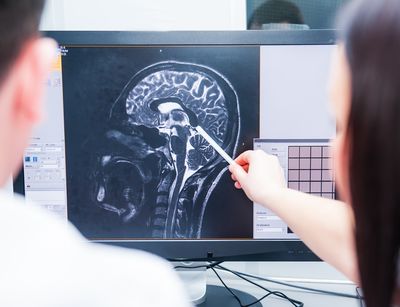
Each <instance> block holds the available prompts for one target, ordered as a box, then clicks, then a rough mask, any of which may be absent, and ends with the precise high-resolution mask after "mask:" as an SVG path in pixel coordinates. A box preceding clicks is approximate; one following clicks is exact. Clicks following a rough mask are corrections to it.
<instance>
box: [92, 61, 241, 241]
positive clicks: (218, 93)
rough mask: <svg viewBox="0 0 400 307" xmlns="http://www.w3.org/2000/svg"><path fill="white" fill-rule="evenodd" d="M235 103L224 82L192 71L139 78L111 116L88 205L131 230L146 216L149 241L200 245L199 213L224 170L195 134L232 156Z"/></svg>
mask: <svg viewBox="0 0 400 307" xmlns="http://www.w3.org/2000/svg"><path fill="white" fill-rule="evenodd" d="M238 103H239V101H238V97H237V94H236V92H235V89H234V88H233V86H232V85H231V84H230V83H229V81H228V80H227V79H226V78H224V76H223V75H221V74H219V73H218V72H216V71H214V70H212V69H211V68H208V67H205V66H199V65H196V64H192V63H180V62H161V63H157V64H154V65H151V66H149V67H146V68H145V69H143V70H142V71H140V72H138V73H137V74H136V75H135V76H134V77H133V79H132V80H131V81H130V82H129V83H128V84H127V85H126V87H125V88H124V90H123V92H122V93H121V95H120V97H119V98H118V99H117V100H116V102H115V103H114V104H113V105H112V106H111V108H110V116H109V119H108V120H109V126H110V129H109V130H108V131H107V132H106V133H105V138H106V140H107V141H109V142H110V144H111V143H115V144H117V145H118V146H120V147H122V148H125V150H124V152H120V151H118V150H115V146H110V147H109V151H108V152H104V153H102V154H101V155H99V156H98V157H97V161H98V163H97V165H96V167H95V169H94V170H93V182H94V183H95V188H94V189H93V190H92V193H93V195H91V196H92V200H93V205H96V206H98V207H100V208H102V209H103V210H106V211H109V212H112V213H113V214H115V215H117V216H118V217H119V218H120V219H121V222H123V223H130V222H133V221H135V219H138V218H143V217H142V216H141V214H142V212H143V208H144V207H146V208H148V209H150V210H148V211H149V212H148V213H147V216H146V217H145V219H146V224H147V225H146V226H147V227H148V228H149V231H150V232H151V237H153V238H199V237H200V233H201V225H202V220H203V215H204V211H205V208H206V206H207V203H208V199H209V197H210V195H211V194H212V193H213V190H214V187H215V186H216V185H217V184H218V181H219V179H220V177H221V174H222V172H224V171H226V166H227V163H226V162H225V161H224V160H223V159H222V157H221V156H220V155H219V154H218V153H217V152H216V151H215V150H214V149H213V148H212V147H211V145H210V144H208V142H207V141H206V140H205V139H204V138H203V137H202V136H201V135H200V134H199V133H198V132H197V131H196V127H198V126H200V127H201V128H203V129H204V130H205V131H206V132H207V133H208V134H209V135H210V136H211V137H212V138H213V139H214V140H215V141H216V142H217V143H218V144H219V145H220V146H221V147H222V148H223V149H224V150H225V151H226V152H227V153H228V154H229V155H231V156H234V155H235V153H236V147H237V142H238V136H239V130H240V121H239V119H240V111H239V105H238Z"/></svg>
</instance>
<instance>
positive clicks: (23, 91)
mask: <svg viewBox="0 0 400 307" xmlns="http://www.w3.org/2000/svg"><path fill="white" fill-rule="evenodd" d="M43 4H44V0H0V187H1V186H2V185H4V183H5V181H6V180H7V177H8V176H9V175H10V174H11V173H15V172H16V171H17V170H18V167H19V166H20V164H21V161H22V154H23V151H24V148H25V146H26V144H27V142H28V139H29V136H30V133H31V130H32V128H33V126H34V124H35V123H37V122H38V121H39V120H40V118H41V114H42V104H41V100H42V96H43V91H44V82H45V79H46V77H47V74H48V71H49V68H50V65H51V62H52V61H53V58H54V54H55V44H54V42H53V41H51V40H48V39H43V38H40V37H39V35H38V26H39V21H40V16H41V13H42V9H43Z"/></svg>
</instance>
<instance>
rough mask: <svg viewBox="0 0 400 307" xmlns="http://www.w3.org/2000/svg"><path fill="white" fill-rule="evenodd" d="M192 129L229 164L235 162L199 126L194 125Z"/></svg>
mask: <svg viewBox="0 0 400 307" xmlns="http://www.w3.org/2000/svg"><path fill="white" fill-rule="evenodd" d="M194 129H195V130H196V131H197V132H198V133H199V134H200V135H201V136H202V137H203V138H204V139H205V140H206V141H207V142H208V143H209V144H210V145H211V146H212V148H214V149H215V151H216V152H218V153H219V154H220V155H221V157H222V158H224V159H225V160H226V162H228V163H229V164H236V162H235V161H234V160H233V159H232V158H231V157H230V156H229V155H228V154H227V153H226V152H225V150H223V149H222V148H221V146H219V145H218V144H217V143H216V142H215V141H214V140H213V139H212V138H211V136H209V135H208V133H207V132H205V131H204V129H203V128H201V127H200V126H197V127H194Z"/></svg>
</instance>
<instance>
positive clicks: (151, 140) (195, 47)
mask: <svg viewBox="0 0 400 307" xmlns="http://www.w3.org/2000/svg"><path fill="white" fill-rule="evenodd" d="M48 35H49V36H51V37H54V38H55V39H57V41H58V42H59V44H60V54H59V57H58V60H57V62H56V63H55V64H54V66H53V69H52V72H51V75H50V77H49V79H48V82H47V88H48V91H47V99H46V107H47V117H46V120H45V121H44V122H43V124H42V125H41V126H40V127H37V129H36V130H35V132H34V135H33V138H32V142H31V144H30V145H29V147H28V148H27V150H26V153H25V156H24V167H23V177H22V179H21V178H20V180H19V181H17V182H16V183H15V189H16V190H17V191H22V192H23V193H24V194H25V196H26V198H27V199H29V200H33V201H35V203H37V204H38V205H40V206H43V207H45V208H46V209H47V210H50V211H53V212H54V213H55V214H57V215H59V216H60V217H61V218H63V219H65V220H67V219H68V220H69V221H71V222H72V223H73V224H74V225H75V226H76V227H77V228H78V229H79V230H80V231H81V232H82V233H83V235H84V236H85V237H87V238H88V239H89V240H91V241H95V242H108V243H113V244H118V245H123V246H128V247H138V248H143V249H146V250H150V251H153V252H155V253H158V254H160V255H161V256H164V257H166V258H170V259H185V258H206V257H231V256H232V257H233V256H241V257H245V256H246V255H247V256H248V255H250V254H252V255H256V254H257V255H262V254H264V255H265V254H266V253H267V254H268V253H269V254H270V255H273V256H271V257H270V258H271V259H273V258H274V259H275V260H282V259H286V258H287V257H289V258H291V259H292V258H293V257H294V258H296V257H297V259H302V260H304V259H306V258H307V257H311V258H312V257H313V256H312V255H311V254H310V252H309V250H308V249H307V248H306V247H305V246H304V244H302V242H301V241H299V239H298V237H297V236H296V235H295V234H294V233H293V232H292V231H291V230H290V228H288V227H287V225H286V224H285V223H284V222H283V221H282V220H281V219H280V218H279V217H277V216H276V215H274V213H273V212H270V211H269V210H267V209H265V208H264V207H262V206H260V205H258V204H253V203H252V202H251V201H250V200H249V199H248V198H247V197H246V196H245V194H244V193H243V191H240V190H237V189H235V187H234V185H233V182H232V180H231V178H230V173H229V171H228V170H227V166H228V163H227V162H226V161H225V159H224V158H223V157H222V156H221V155H220V154H219V153H218V152H217V151H216V150H215V149H214V148H213V146H211V145H210V143H209V141H207V140H206V138H207V137H209V138H211V139H212V140H213V141H215V142H216V143H217V144H218V145H219V146H220V147H221V148H222V149H223V150H224V151H225V152H226V153H227V154H228V155H229V156H231V157H233V158H234V157H236V156H237V155H238V154H240V153H241V152H243V151H245V150H249V149H261V150H264V151H266V152H268V153H271V154H274V155H277V156H278V158H279V160H280V162H281V164H282V166H283V168H284V170H285V176H286V179H287V181H288V186H289V187H290V188H293V189H297V190H300V191H303V192H306V193H311V194H315V195H319V196H322V197H327V198H334V197H335V185H334V180H333V173H332V171H331V155H330V150H329V148H330V146H329V139H330V138H331V137H333V136H334V133H335V124H334V121H333V119H332V115H331V114H330V111H329V105H328V94H327V84H328V77H329V68H330V58H331V54H332V51H333V50H334V48H335V45H334V40H333V37H334V34H333V33H332V32H329V31H305V32H304V33H303V32H264V31H260V32H258V33H254V32H225V33H221V32H181V33H179V32H167V33H156V32H133V33H132V32H131V33H121V32H92V33H88V32H50V33H48ZM204 134H206V136H207V137H206V138H205V137H204ZM293 255H297V256H293ZM299 255H303V256H299ZM304 255H306V256H304ZM267 258H268V257H267ZM263 259H265V258H263Z"/></svg>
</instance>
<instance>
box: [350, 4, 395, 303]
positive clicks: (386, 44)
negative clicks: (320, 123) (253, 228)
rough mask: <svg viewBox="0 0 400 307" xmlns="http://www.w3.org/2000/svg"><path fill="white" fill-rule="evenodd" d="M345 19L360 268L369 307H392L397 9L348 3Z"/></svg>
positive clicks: (352, 184)
mask: <svg viewBox="0 0 400 307" xmlns="http://www.w3.org/2000/svg"><path fill="white" fill-rule="evenodd" d="M346 15H347V16H346ZM345 16H346V18H345V20H347V22H346V23H345V24H344V32H343V33H344V36H343V40H344V44H345V49H346V55H347V60H348V62H349V65H350V71H351V78H352V98H351V107H350V115H349V121H348V129H347V133H348V140H349V179H350V193H351V202H352V206H353V210H354V215H355V240H356V248H357V255H358V266H359V271H360V278H361V285H362V288H363V291H364V295H365V301H366V304H367V306H368V307H378V306H379V307H382V306H390V305H391V304H392V303H393V298H394V292H395V291H396V288H397V287H398V285H396V282H397V281H396V279H397V274H398V269H399V268H398V267H397V262H398V256H399V241H400V2H399V0H378V1H366V0H364V1H358V2H357V3H356V2H354V3H353V4H352V6H351V7H350V8H349V9H348V10H347V13H346V14H345Z"/></svg>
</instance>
